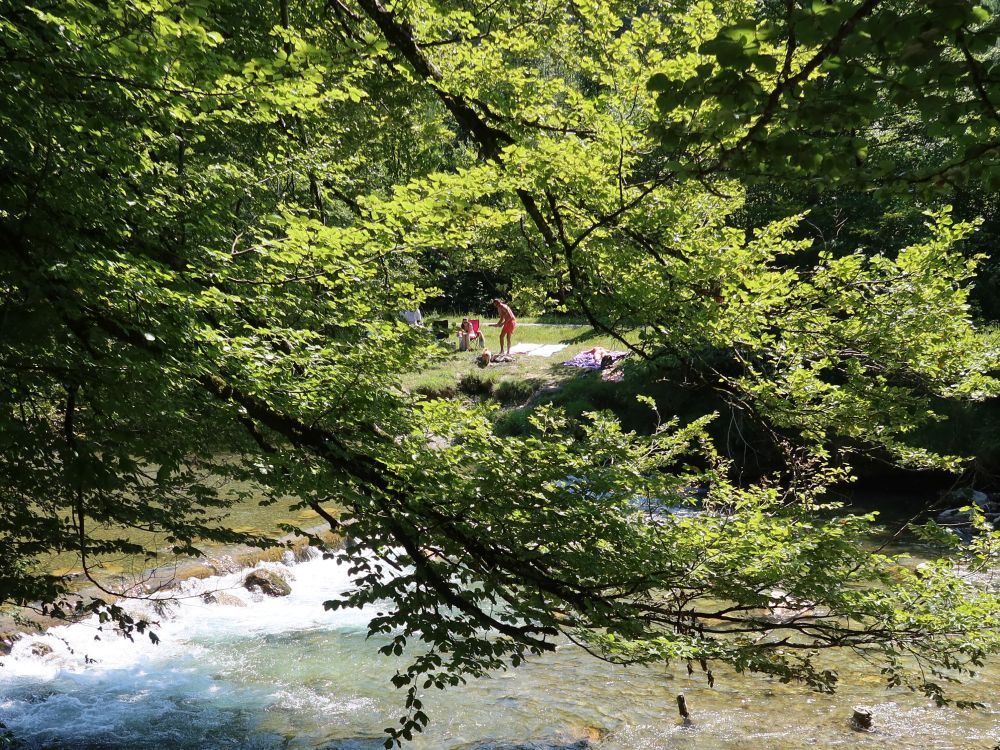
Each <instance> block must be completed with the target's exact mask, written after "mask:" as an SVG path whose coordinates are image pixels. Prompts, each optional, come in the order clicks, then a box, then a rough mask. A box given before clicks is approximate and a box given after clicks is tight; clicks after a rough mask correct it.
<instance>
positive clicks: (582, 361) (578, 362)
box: [563, 352, 629, 370]
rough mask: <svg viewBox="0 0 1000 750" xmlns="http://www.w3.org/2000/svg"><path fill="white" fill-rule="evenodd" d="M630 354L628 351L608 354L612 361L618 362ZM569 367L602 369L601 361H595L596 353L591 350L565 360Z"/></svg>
mask: <svg viewBox="0 0 1000 750" xmlns="http://www.w3.org/2000/svg"><path fill="white" fill-rule="evenodd" d="M628 355H629V353H628V352H608V354H607V356H609V357H611V362H612V363H614V362H617V361H618V360H619V359H623V358H625V357H627V356H628ZM563 364H564V365H566V366H567V367H582V368H583V369H585V370H600V369H601V363H600V362H595V361H594V355H593V354H591V353H590V352H580V353H579V354H577V355H576V356H575V357H573V359H567V360H566V361H565V362H563Z"/></svg>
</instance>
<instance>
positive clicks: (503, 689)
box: [0, 557, 1000, 750]
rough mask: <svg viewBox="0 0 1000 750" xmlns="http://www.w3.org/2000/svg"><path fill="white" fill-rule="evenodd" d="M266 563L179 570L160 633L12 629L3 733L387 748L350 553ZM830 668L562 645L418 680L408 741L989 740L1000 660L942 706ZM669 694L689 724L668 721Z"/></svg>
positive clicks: (135, 746) (82, 741)
mask: <svg viewBox="0 0 1000 750" xmlns="http://www.w3.org/2000/svg"><path fill="white" fill-rule="evenodd" d="M262 565H263V566H270V567H274V568H277V569H280V570H281V571H282V572H285V573H287V575H288V577H289V579H290V581H291V585H292V593H291V595H289V596H287V597H283V598H274V599H272V598H263V597H261V596H260V595H259V594H251V593H250V592H248V591H246V590H244V589H243V588H242V587H241V586H240V582H241V581H242V578H243V577H244V576H245V571H243V572H240V573H232V574H229V575H225V576H220V577H216V578H209V579H202V580H191V581H187V582H185V583H184V584H183V586H182V588H181V589H180V592H179V593H180V594H181V595H182V596H183V597H184V598H183V599H181V600H180V601H179V602H178V603H176V604H174V605H172V606H171V607H170V610H169V612H168V613H166V614H165V616H164V617H163V618H162V619H161V625H160V627H159V629H158V631H157V632H158V634H159V637H160V639H161V642H160V643H159V644H158V645H154V644H152V643H151V642H149V641H148V640H147V639H146V638H145V637H144V636H139V637H137V638H136V641H135V642H134V643H133V642H129V641H127V640H124V639H122V638H120V637H118V636H116V635H115V634H114V633H110V632H106V631H100V630H98V626H97V623H96V622H95V621H93V620H91V621H87V622H81V623H77V624H73V625H69V626H60V627H56V628H52V629H51V630H49V631H47V632H46V633H44V634H40V635H33V636H26V637H24V638H22V639H21V640H19V641H18V642H17V643H16V644H15V646H14V649H13V650H12V652H11V654H10V655H9V656H7V657H3V658H2V659H0V663H2V668H0V722H3V723H4V724H5V725H6V727H7V731H9V732H10V734H11V735H12V736H13V737H14V738H15V740H16V744H15V747H25V748H31V749H32V750H41V749H42V748H47V749H53V748H58V749H60V750H70V749H72V750H82V749H84V748H86V749H88V750H97V749H98V748H100V749H101V750H152V749H153V748H157V749H162V750H215V749H220V750H221V749H222V748H234V749H235V748H240V749H244V748H246V749H252V750H277V749H278V748H282V749H288V750H299V749H301V750H312V749H313V748H322V749H323V750H375V749H376V748H380V747H382V742H383V740H384V735H382V729H383V728H384V727H386V726H390V725H394V724H395V723H396V721H397V720H398V717H399V715H400V713H401V711H400V708H401V701H402V694H401V693H399V692H397V691H395V690H393V689H392V687H391V685H390V683H389V677H390V676H391V675H392V674H393V672H394V670H395V668H396V667H397V666H398V664H397V662H394V661H393V660H391V659H389V658H387V657H383V656H379V655H378V654H376V648H377V646H378V645H379V644H378V642H374V641H372V640H368V639H367V638H366V637H365V623H366V621H367V613H365V612H326V611H324V610H323V607H322V602H323V601H324V600H327V599H330V598H332V597H334V596H336V595H337V594H338V593H339V592H342V591H343V590H345V589H346V588H347V586H348V585H349V581H348V579H347V576H346V572H345V569H344V568H343V567H341V566H339V565H338V564H337V563H336V562H334V561H332V560H323V559H322V558H318V557H317V558H313V559H310V560H307V561H305V562H302V563H299V564H291V561H290V560H289V564H287V565H286V564H283V563H262ZM216 590H221V591H224V592H226V594H227V596H223V597H221V599H222V603H211V604H210V603H206V602H205V601H204V600H203V598H202V596H201V594H202V593H204V592H208V591H216ZM175 593H178V592H175ZM239 605H243V606H239ZM137 606H148V605H137ZM843 658H844V659H846V658H847V657H846V656H845V657H843ZM840 666H841V668H842V670H843V673H842V679H843V684H842V686H841V689H840V691H839V692H838V693H837V694H836V695H834V696H828V695H818V694H815V693H811V692H809V691H808V690H807V689H805V688H803V687H801V686H797V685H783V684H781V683H780V682H778V681H776V680H771V679H768V678H761V677H756V676H753V677H750V676H739V675H735V674H731V673H728V672H726V671H725V670H720V669H717V670H716V684H715V687H714V688H709V687H708V686H707V685H706V684H705V681H704V678H703V677H701V676H700V675H699V674H698V673H697V672H696V673H695V675H694V676H690V677H689V676H688V675H687V673H686V670H685V669H684V668H683V665H678V666H676V668H674V667H672V668H671V669H664V668H657V669H649V668H642V669H635V668H633V669H625V668H620V667H614V666H610V665H608V664H606V663H603V662H600V661H598V660H596V659H594V658H592V657H590V656H587V655H586V654H584V653H583V652H582V651H580V650H579V649H577V648H576V647H573V646H571V645H566V646H562V647H560V648H559V649H558V650H557V651H556V652H555V653H554V654H549V655H546V656H543V657H539V658H536V659H534V660H532V661H530V662H529V663H528V664H527V665H525V666H522V667H520V668H518V669H515V670H512V671H510V672H506V673H502V674H499V675H497V676H496V677H494V678H493V679H489V680H475V681H472V682H470V683H469V684H468V685H466V686H464V687H461V688H451V689H449V690H446V691H444V692H438V691H431V692H430V693H429V694H428V695H427V696H426V699H425V700H424V705H425V711H426V712H427V713H428V714H429V715H430V717H431V725H430V727H429V728H428V730H427V732H426V733H425V734H424V735H423V736H419V737H418V738H417V739H416V741H415V742H414V743H413V747H415V748H443V749H454V750H512V749H513V748H517V749H518V750H528V749H530V750H541V749H546V750H547V749H550V748H551V749H557V748H558V749H560V750H583V749H584V748H595V750H625V749H626V748H627V749H629V750H631V749H634V748H683V749H685V750H687V749H690V750H716V749H720V748H726V749H729V748H732V749H734V750H735V749H737V748H747V749H749V748H774V749H775V750H785V749H790V748H806V747H820V748H831V747H832V748H841V747H842V748H893V749H900V748H914V749H916V748H920V749H921V750H923V749H926V748H941V749H945V748H947V749H949V750H950V749H952V748H955V749H957V748H963V749H964V748H982V750H989V749H990V748H992V747H993V746H994V745H995V744H996V743H997V742H998V741H1000V698H998V697H997V696H996V694H995V691H996V688H997V686H998V685H1000V666H998V665H993V666H990V667H988V668H987V669H986V670H985V671H984V672H983V673H982V674H981V675H980V676H979V677H977V678H976V679H975V680H973V681H971V682H969V683H968V684H966V685H964V686H962V687H961V688H960V689H959V691H958V693H959V696H960V697H963V698H973V699H978V700H980V701H984V702H986V703H987V704H988V705H987V708H986V709H982V710H958V709H954V708H937V707H935V706H934V705H933V704H932V703H931V702H930V701H928V700H926V699H924V698H922V697H920V696H916V695H912V694H910V693H907V692H904V691H898V690H897V691H887V690H885V689H884V688H883V687H882V686H881V683H880V681H879V678H878V674H877V673H873V672H864V671H856V670H854V669H852V668H851V666H850V665H849V664H848V663H847V662H846V661H844V662H842V663H841V665H840ZM678 693H684V694H685V696H686V697H687V701H688V705H689V707H690V710H691V713H692V718H693V720H694V723H693V726H691V727H684V726H682V725H681V724H680V722H679V720H678V716H677V707H676V695H677V694H678ZM856 705H865V706H868V707H869V708H870V709H871V711H872V713H873V715H874V724H875V729H874V731H872V732H859V731H855V730H853V729H851V728H850V726H849V721H848V720H849V717H850V715H851V712H852V707H853V706H856ZM0 747H3V742H2V740H0Z"/></svg>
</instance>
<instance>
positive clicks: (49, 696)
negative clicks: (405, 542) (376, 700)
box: [0, 557, 372, 748]
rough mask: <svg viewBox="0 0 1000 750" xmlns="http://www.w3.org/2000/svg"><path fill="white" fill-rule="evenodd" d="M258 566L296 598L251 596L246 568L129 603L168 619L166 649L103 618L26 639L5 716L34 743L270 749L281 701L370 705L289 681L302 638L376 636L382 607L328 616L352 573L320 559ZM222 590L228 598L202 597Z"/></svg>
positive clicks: (302, 706) (298, 706) (317, 707)
mask: <svg viewBox="0 0 1000 750" xmlns="http://www.w3.org/2000/svg"><path fill="white" fill-rule="evenodd" d="M257 567H258V568H270V569H273V570H277V571H279V572H281V573H282V574H283V575H284V576H285V577H286V579H287V580H288V581H289V583H290V584H291V593H290V594H289V595H288V596H285V597H280V598H271V597H266V596H263V595H261V594H259V593H252V592H250V591H247V590H246V589H245V588H243V586H242V582H243V580H244V578H245V577H246V575H247V573H248V571H247V570H242V571H238V572H235V573H230V574H227V575H222V576H215V577H211V578H206V579H201V580H194V579H192V580H188V581H185V582H183V583H182V584H181V585H180V586H179V587H177V588H174V589H172V590H170V591H169V592H165V593H160V594H157V595H156V598H157V599H159V601H153V602H146V601H136V602H132V603H126V608H128V609H129V610H130V611H131V612H132V613H133V614H134V615H136V616H145V617H148V618H150V619H152V620H155V621H157V622H158V624H157V626H156V634H157V635H158V637H159V639H160V643H159V644H154V643H152V641H151V640H150V639H149V638H148V637H146V636H145V635H136V636H135V639H134V640H132V641H130V640H128V639H127V638H124V637H122V636H121V635H120V634H118V633H116V632H115V631H114V629H113V628H112V627H111V626H110V625H107V624H105V625H103V626H102V625H101V623H100V622H99V621H98V619H97V618H96V617H91V618H89V619H87V620H84V621H82V622H78V623H74V624H72V625H65V626H58V627H53V628H50V629H49V630H48V631H46V632H45V633H42V634H38V635H31V636H25V637H24V638H22V639H21V640H19V641H17V642H16V643H15V644H14V647H13V649H12V651H11V653H10V655H9V656H6V657H3V659H2V660H0V665H2V668H0V696H2V697H0V721H3V723H4V724H6V725H7V727H8V728H9V729H10V730H11V731H12V732H13V734H14V736H16V737H17V738H18V740H19V741H21V742H24V743H26V744H27V745H28V746H29V747H41V746H45V745H47V744H50V743H57V744H59V745H60V746H62V745H66V746H72V747H93V746H100V747H157V746H159V747H168V746H169V747H172V748H195V747H198V748H204V747H229V746H234V745H233V743H236V744H238V745H239V746H240V747H245V746H247V741H248V740H247V738H248V737H249V735H250V734H253V736H254V737H255V740H254V742H255V743H258V744H257V746H259V747H270V746H272V745H274V744H275V743H279V740H280V738H279V737H277V736H273V737H272V736H271V735H269V734H268V733H267V732H261V731H259V730H254V729H253V727H254V725H255V724H256V723H257V722H258V721H259V718H260V716H261V715H262V714H263V712H265V711H267V710H268V709H269V708H270V707H272V706H273V707H277V708H281V709H283V710H290V711H292V712H295V711H310V712H316V711H319V712H323V713H325V714H327V715H336V714H338V713H344V712H346V713H356V712H359V711H363V710H365V709H368V710H370V709H371V705H370V698H368V697H366V696H360V697H359V696H357V695H351V694H349V693H348V694H346V695H344V696H343V697H340V696H337V695H335V694H333V695H331V694H327V693H323V692H320V691H317V690H315V689H311V688H309V687H308V686H303V685H301V684H298V679H299V678H300V677H301V675H296V679H295V680H292V681H289V682H287V683H285V682H284V681H283V680H282V679H281V674H282V672H283V671H285V669H286V666H287V662H288V661H289V660H294V657H292V656H291V652H293V651H294V650H296V649H297V648H298V647H297V645H296V643H295V640H296V637H297V634H298V635H301V634H303V633H306V632H309V631H316V632H322V633H328V634H332V633H340V634H343V635H344V636H351V635H363V633H364V632H365V631H366V625H367V622H368V620H369V619H370V617H371V614H372V613H371V612H368V611H357V610H347V611H336V612H327V611H325V610H324V609H323V602H324V601H326V600H329V599H333V598H336V597H337V595H338V594H341V593H343V592H344V591H345V590H346V589H348V588H349V587H350V580H349V577H348V575H347V569H346V566H342V565H339V564H338V563H336V562H335V561H333V560H324V559H322V558H321V557H316V558H313V559H310V560H308V561H306V562H303V563H300V564H298V565H289V564H285V563H261V564H260V565H259V566H257ZM219 592H224V593H225V594H226V596H224V597H221V599H222V602H221V603H210V602H209V601H206V600H205V599H204V598H203V596H204V595H206V594H217V593H219ZM240 604H242V606H239V605H240ZM354 640H357V641H362V640H363V639H362V638H356V639H354ZM369 646H370V644H369ZM268 650H272V651H274V652H276V655H275V656H273V657H270V658H269V657H268V655H267V653H266V652H267V651H268ZM323 670H324V672H328V671H330V670H329V665H328V664H324V665H323ZM293 671H294V670H293ZM334 671H335V670H334ZM269 738H270V739H269ZM237 740H238V742H237ZM279 744H280V743H279Z"/></svg>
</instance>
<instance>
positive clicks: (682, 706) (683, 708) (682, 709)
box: [677, 693, 691, 727]
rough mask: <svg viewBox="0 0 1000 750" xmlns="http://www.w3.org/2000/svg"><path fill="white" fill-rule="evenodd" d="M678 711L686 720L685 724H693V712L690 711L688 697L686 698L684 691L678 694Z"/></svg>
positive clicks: (687, 725)
mask: <svg viewBox="0 0 1000 750" xmlns="http://www.w3.org/2000/svg"><path fill="white" fill-rule="evenodd" d="M677 711H678V712H679V713H680V715H681V719H683V721H684V726H686V727H689V726H691V714H689V713H688V707H687V699H685V698H684V693H678V694H677Z"/></svg>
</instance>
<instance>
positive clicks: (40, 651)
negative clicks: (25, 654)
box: [31, 641, 52, 657]
mask: <svg viewBox="0 0 1000 750" xmlns="http://www.w3.org/2000/svg"><path fill="white" fill-rule="evenodd" d="M51 653H52V646H50V645H49V644H47V643H42V642H41V641H36V642H35V643H32V644H31V655H32V656H38V657H42V656H48V655H49V654H51Z"/></svg>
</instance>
